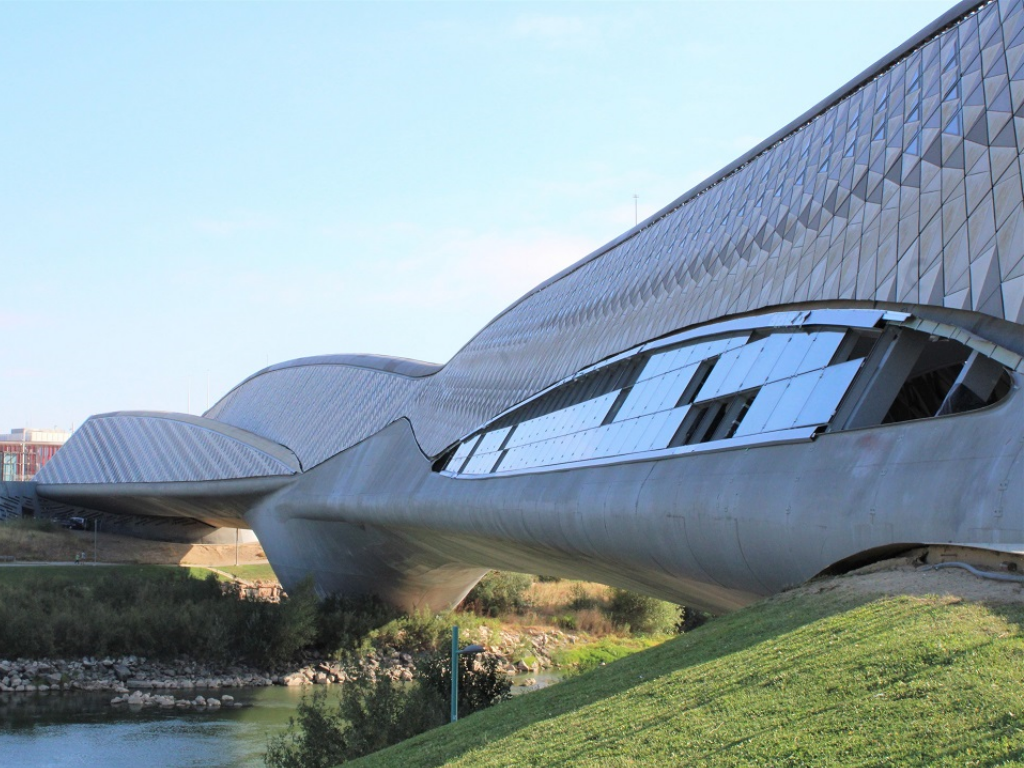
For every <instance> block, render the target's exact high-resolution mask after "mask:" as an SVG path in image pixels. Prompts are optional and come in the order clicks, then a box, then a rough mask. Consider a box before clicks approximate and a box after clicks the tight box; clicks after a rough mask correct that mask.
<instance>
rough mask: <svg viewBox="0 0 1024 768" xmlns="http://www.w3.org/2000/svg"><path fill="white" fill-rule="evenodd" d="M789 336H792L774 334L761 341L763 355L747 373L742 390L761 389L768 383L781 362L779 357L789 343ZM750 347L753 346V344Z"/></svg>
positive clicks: (760, 355) (759, 356)
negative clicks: (776, 365)
mask: <svg viewBox="0 0 1024 768" xmlns="http://www.w3.org/2000/svg"><path fill="white" fill-rule="evenodd" d="M789 336H790V334H788V333H773V334H772V335H771V336H769V337H768V338H767V339H763V340H762V341H761V354H759V355H758V356H757V359H756V360H755V361H754V364H753V365H752V366H751V367H750V370H749V371H747V375H746V376H745V377H744V380H743V386H742V387H741V389H750V388H752V387H760V386H761V385H762V384H765V383H766V382H767V381H768V376H769V374H771V372H772V369H773V368H774V367H775V364H776V363H778V362H779V357H780V356H781V355H782V351H783V350H784V349H785V348H786V344H787V343H788V342H789ZM750 346H753V344H751V345H750Z"/></svg>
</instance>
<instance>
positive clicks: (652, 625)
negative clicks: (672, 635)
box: [605, 589, 680, 635]
mask: <svg viewBox="0 0 1024 768" xmlns="http://www.w3.org/2000/svg"><path fill="white" fill-rule="evenodd" d="M679 611H680V607H679V606H678V605H675V604H674V603H668V602H665V601H664V600H658V599H657V598H654V597H648V596H647V595H641V594H639V593H637V592H630V591H628V590H625V589H612V595H611V598H610V599H609V601H608V607H607V608H605V612H606V613H607V614H608V618H609V619H611V621H612V623H613V624H615V625H616V626H617V627H620V628H621V629H625V630H628V631H630V632H633V633H634V634H640V635H657V634H667V633H669V632H672V631H674V630H675V628H676V625H677V624H678V623H679V621H680V615H679Z"/></svg>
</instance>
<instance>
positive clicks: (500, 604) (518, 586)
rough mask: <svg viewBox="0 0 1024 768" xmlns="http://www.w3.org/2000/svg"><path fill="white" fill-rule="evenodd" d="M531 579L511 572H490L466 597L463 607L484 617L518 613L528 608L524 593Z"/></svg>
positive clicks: (523, 574)
mask: <svg viewBox="0 0 1024 768" xmlns="http://www.w3.org/2000/svg"><path fill="white" fill-rule="evenodd" d="M532 584H533V577H532V576H527V575H526V574H525V573H512V572H511V571H491V572H490V573H488V574H487V575H486V576H484V577H483V578H482V579H480V581H478V582H477V583H476V586H474V587H473V588H472V589H471V590H470V591H469V594H468V595H466V599H465V600H464V601H463V603H462V604H463V606H465V607H466V608H469V609H471V610H473V611H475V612H476V613H479V614H482V615H484V616H492V617H496V616H500V615H501V614H505V613H518V612H520V611H522V610H524V609H525V608H527V607H528V606H529V603H528V601H527V599H526V592H527V590H529V588H530V586H531V585H532Z"/></svg>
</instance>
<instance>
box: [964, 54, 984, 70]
mask: <svg viewBox="0 0 1024 768" xmlns="http://www.w3.org/2000/svg"><path fill="white" fill-rule="evenodd" d="M980 71H981V51H980V50H979V51H978V52H977V53H975V54H974V58H973V59H971V63H970V64H968V65H967V66H966V67H964V74H965V75H969V74H971V72H980Z"/></svg>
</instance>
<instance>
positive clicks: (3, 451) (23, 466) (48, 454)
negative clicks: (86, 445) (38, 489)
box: [0, 428, 71, 483]
mask: <svg viewBox="0 0 1024 768" xmlns="http://www.w3.org/2000/svg"><path fill="white" fill-rule="evenodd" d="M69 437H71V433H70V432H65V431H63V430H59V429H28V428H21V429H14V430H11V432H10V433H9V434H6V435H0V482H4V483H14V482H22V481H26V480H31V479H32V478H33V477H35V475H36V473H37V472H39V470H41V469H42V468H43V467H44V466H45V465H46V462H48V461H49V460H50V459H52V458H53V456H54V454H55V453H57V449H58V448H60V447H61V446H62V445H64V443H66V442H67V441H68V438H69Z"/></svg>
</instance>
